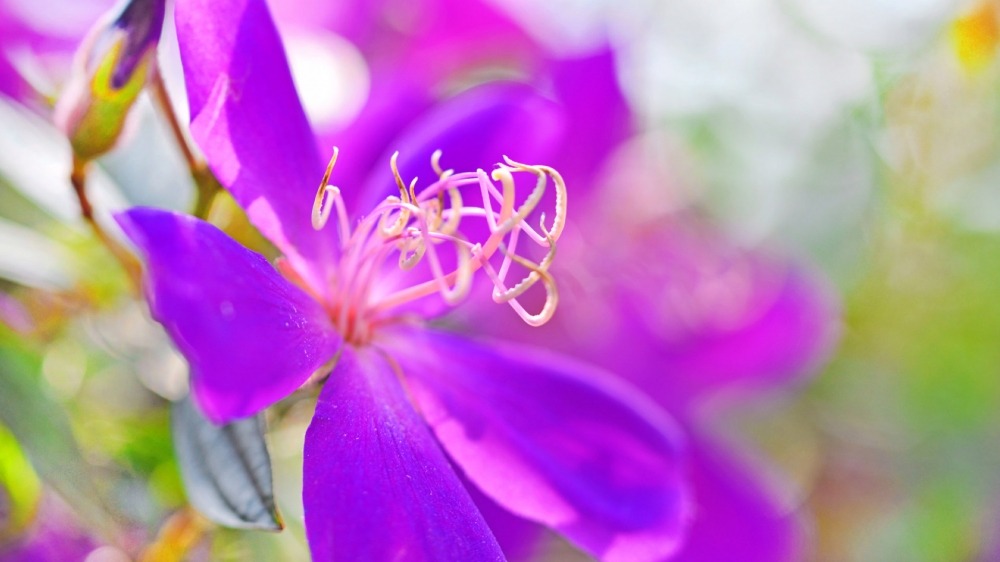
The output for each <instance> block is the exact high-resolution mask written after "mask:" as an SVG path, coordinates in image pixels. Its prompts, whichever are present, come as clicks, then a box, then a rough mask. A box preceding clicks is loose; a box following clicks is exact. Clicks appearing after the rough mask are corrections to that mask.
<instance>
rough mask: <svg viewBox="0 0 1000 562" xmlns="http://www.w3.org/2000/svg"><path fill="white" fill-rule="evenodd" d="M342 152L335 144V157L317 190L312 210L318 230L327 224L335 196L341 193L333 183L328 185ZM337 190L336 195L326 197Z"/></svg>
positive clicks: (314, 225) (331, 160) (313, 223)
mask: <svg viewBox="0 0 1000 562" xmlns="http://www.w3.org/2000/svg"><path fill="white" fill-rule="evenodd" d="M339 154H340V150H339V149H338V148H337V147H336V146H335V147H333V158H330V163H329V164H327V166H326V173H325V174H323V181H321V182H319V190H318V191H316V199H315V201H313V212H312V225H313V228H314V229H316V230H320V229H321V228H323V226H325V225H326V221H327V219H328V218H330V208H331V207H332V205H333V198H334V197H336V196H337V195H339V194H340V190H339V189H337V188H336V187H333V186H332V185H327V182H328V181H330V173H332V172H333V167H334V166H335V165H336V164H337V155H339ZM331 188H332V189H331ZM333 190H336V191H335V195H333V196H330V197H327V198H325V200H324V195H326V194H327V193H328V192H331V191H333Z"/></svg>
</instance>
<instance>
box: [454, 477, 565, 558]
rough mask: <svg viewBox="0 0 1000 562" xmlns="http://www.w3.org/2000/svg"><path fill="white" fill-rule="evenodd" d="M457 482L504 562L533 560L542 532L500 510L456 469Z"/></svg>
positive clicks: (542, 530) (531, 524) (542, 528)
mask: <svg viewBox="0 0 1000 562" xmlns="http://www.w3.org/2000/svg"><path fill="white" fill-rule="evenodd" d="M459 478H460V479H461V480H462V484H463V485H465V489H466V490H467V491H468V492H469V496H471V497H472V501H473V502H474V503H475V504H476V507H477V508H478V509H479V513H481V514H482V515H483V519H485V520H486V524H487V525H489V526H490V530H491V531H493V536H494V537H496V539H497V543H498V544H499V545H500V550H502V551H503V555H504V557H505V558H506V559H507V561H508V562H521V561H527V560H532V559H534V554H535V553H536V552H537V551H538V547H539V545H540V544H541V542H542V538H543V537H544V536H545V533H544V530H545V528H544V527H542V526H541V525H539V524H538V523H535V522H534V521H528V520H527V519H525V518H523V517H519V516H517V515H514V514H513V513H511V512H509V511H507V510H506V509H504V508H502V507H500V506H499V505H498V504H497V502H495V501H493V500H491V499H490V498H489V496H487V495H486V494H484V493H482V492H481V491H480V490H479V488H477V487H476V485H475V484H473V483H472V482H469V479H468V478H466V477H465V475H464V474H462V473H461V470H460V469H459Z"/></svg>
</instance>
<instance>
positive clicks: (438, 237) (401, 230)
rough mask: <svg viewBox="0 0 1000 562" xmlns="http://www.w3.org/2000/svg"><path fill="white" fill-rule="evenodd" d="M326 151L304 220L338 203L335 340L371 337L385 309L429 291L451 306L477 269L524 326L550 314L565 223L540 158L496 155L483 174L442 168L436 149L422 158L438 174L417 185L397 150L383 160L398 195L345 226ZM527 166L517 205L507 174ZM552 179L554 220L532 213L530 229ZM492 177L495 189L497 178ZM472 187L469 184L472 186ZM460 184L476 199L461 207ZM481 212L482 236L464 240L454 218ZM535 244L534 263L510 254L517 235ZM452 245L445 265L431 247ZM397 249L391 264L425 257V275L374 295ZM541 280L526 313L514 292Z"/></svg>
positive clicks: (319, 218)
mask: <svg viewBox="0 0 1000 562" xmlns="http://www.w3.org/2000/svg"><path fill="white" fill-rule="evenodd" d="M337 154H338V151H337V149H336V147H335V148H334V152H333V158H331V159H330V164H329V166H328V167H327V170H326V174H325V175H324V176H323V181H322V182H321V184H320V187H319V190H318V191H317V193H316V200H315V203H314V204H313V213H312V224H313V228H315V229H316V230H320V229H322V228H323V227H324V226H325V225H326V222H327V220H328V219H329V217H330V213H331V211H332V210H333V207H336V209H337V222H338V228H339V235H340V245H341V256H340V263H339V266H338V275H337V277H336V280H335V281H334V287H333V290H332V295H333V297H332V302H331V303H330V310H331V316H332V318H333V320H334V322H335V323H336V325H337V327H338V329H339V330H340V332H341V334H342V335H343V337H344V339H345V340H347V341H351V342H354V343H364V342H367V341H369V340H370V339H371V335H372V331H373V329H374V328H375V327H377V326H378V325H379V324H384V323H386V322H388V321H390V320H391V319H392V314H391V312H390V311H391V310H392V309H394V308H396V307H399V306H400V305H403V304H405V303H408V302H410V301H414V300H416V299H420V298H423V297H425V296H428V295H431V294H434V293H438V294H440V295H441V297H442V298H443V299H444V301H445V302H446V303H448V304H449V305H454V304H457V303H458V302H459V301H461V300H462V299H464V298H465V297H466V295H468V293H469V289H470V288H471V286H472V276H473V274H474V273H475V272H476V271H478V270H479V269H482V270H483V271H485V272H486V275H487V277H488V278H489V279H490V281H491V282H492V283H493V285H494V288H493V300H494V302H497V303H508V304H509V305H510V306H511V307H513V308H514V310H515V311H516V312H517V314H518V315H519V316H520V317H521V318H522V319H523V320H524V321H525V322H527V323H528V324H530V325H532V326H541V325H542V324H544V323H546V322H548V321H549V320H550V319H551V318H552V315H553V314H554V313H555V310H556V305H557V304H558V301H559V293H558V291H557V290H556V286H555V282H554V281H553V279H552V277H551V275H549V273H548V270H549V267H550V266H551V265H552V261H553V259H554V258H555V254H556V241H557V240H558V239H559V236H560V235H561V234H562V231H563V228H564V227H565V224H566V185H565V183H564V182H563V179H562V177H561V176H560V175H559V173H558V172H556V171H555V170H553V169H552V168H549V167H548V166H532V165H526V164H520V163H517V162H514V161H513V160H510V159H509V158H507V157H504V160H505V163H498V164H497V167H496V168H495V169H494V170H493V172H492V174H490V175H489V176H488V175H487V174H486V172H484V171H483V170H481V169H480V170H477V171H475V172H462V173H458V174H456V173H454V172H453V171H452V170H442V169H441V166H440V159H441V151H440V150H438V151H436V152H435V153H434V154H433V156H431V166H432V167H433V168H434V171H435V172H436V173H437V175H438V179H437V181H435V182H434V183H432V184H431V185H429V186H427V187H425V188H423V189H421V190H419V192H418V191H416V190H415V188H416V184H417V178H413V181H411V182H410V184H409V185H408V186H407V184H406V183H405V182H404V181H403V178H402V177H400V175H399V170H398V168H397V167H396V158H397V156H398V155H399V153H398V152H397V153H396V154H393V156H392V159H391V161H390V166H391V167H392V173H393V176H394V177H395V179H396V185H397V186H398V187H399V196H395V195H392V196H389V197H387V198H386V199H385V200H384V201H382V203H380V204H379V205H377V206H376V207H375V208H374V209H373V210H372V212H370V213H369V214H368V215H367V216H365V217H364V218H362V219H361V220H360V221H358V224H357V226H356V227H355V228H353V229H352V228H351V225H350V223H349V222H348V220H347V211H346V209H345V206H344V201H343V198H342V197H341V194H340V190H339V189H338V188H336V187H334V186H332V185H329V184H328V183H327V182H328V181H329V179H330V173H331V172H332V171H333V166H334V164H336V162H337ZM517 173H528V174H533V175H534V176H536V178H537V180H536V182H535V187H534V188H533V189H532V191H531V192H530V193H529V194H528V197H527V198H526V199H525V200H524V201H523V202H522V203H521V204H520V205H517V203H516V199H517V198H516V195H517V193H516V191H517V189H516V186H515V182H514V174H517ZM549 178H551V179H552V182H553V183H554V184H555V189H556V202H555V219H554V220H553V221H552V226H551V227H546V226H545V213H542V214H541V218H540V220H539V225H538V226H539V230H535V229H534V228H532V227H531V226H530V225H529V224H528V223H527V222H526V220H527V218H528V216H529V215H530V214H531V213H532V212H533V211H534V210H535V209H536V207H537V206H538V204H539V202H540V201H541V199H542V196H543V195H544V193H545V189H546V184H547V183H548V179H549ZM494 182H499V184H500V187H499V188H498V187H497V185H496V183H494ZM476 187H478V189H476ZM463 188H464V189H466V190H468V191H472V192H474V193H475V194H476V195H478V196H479V198H480V200H481V201H482V203H481V206H469V205H466V204H465V203H464V201H463V198H462V191H463ZM494 203H496V204H497V205H498V206H499V209H494ZM466 218H475V219H478V220H484V221H485V223H486V227H487V230H488V233H489V234H488V235H487V236H486V238H485V240H479V241H470V240H469V239H468V238H467V237H466V236H465V235H464V234H463V233H462V231H461V230H460V226H461V225H462V221H463V219H466ZM522 232H523V233H524V234H525V235H527V237H528V239H529V240H531V241H532V242H534V243H535V244H537V245H539V246H541V247H542V248H545V249H547V252H546V254H545V257H544V258H543V259H542V260H541V261H540V262H538V263H535V262H533V261H531V260H528V259H527V258H525V257H523V256H521V255H518V254H517V247H518V241H519V239H520V238H521V237H522V236H521V233H522ZM445 243H447V244H450V245H452V246H454V249H455V252H456V255H455V265H454V268H453V269H450V270H449V271H445V268H444V267H442V260H441V256H440V255H439V250H438V246H440V245H442V244H445ZM497 251H499V252H500V253H501V254H502V255H503V259H502V261H501V262H500V264H499V268H495V267H494V266H493V264H491V263H490V258H492V257H493V255H494V254H496V253H497ZM392 254H398V265H399V269H400V270H402V271H404V272H408V271H412V270H413V269H414V268H415V267H416V266H417V264H419V263H421V262H422V261H423V260H424V259H426V260H427V265H428V267H427V270H428V274H427V276H426V278H425V279H423V280H419V281H417V282H414V283H412V284H410V285H408V286H405V287H403V288H401V289H397V290H395V291H392V292H389V293H386V294H378V293H377V292H376V291H373V287H375V286H377V283H376V282H375V281H376V280H377V279H376V278H377V277H378V276H379V275H380V273H381V272H382V270H383V265H384V264H385V262H386V260H387V259H388V258H389V257H390V256H391V255H392ZM515 263H516V264H518V265H520V266H521V267H523V268H524V269H525V270H526V271H527V274H526V275H525V276H524V277H523V278H521V279H520V280H519V281H517V282H516V283H515V284H513V285H512V286H509V287H508V284H507V275H508V274H509V272H510V268H511V265H512V264H515ZM538 282H541V283H542V284H543V285H544V287H545V295H546V298H545V304H544V305H543V306H542V309H541V310H540V311H539V312H538V313H536V314H531V313H529V312H528V311H527V310H525V308H524V307H523V306H522V305H521V304H520V303H519V302H518V297H519V296H521V295H522V294H523V293H524V292H525V291H527V290H528V289H529V288H531V287H532V286H534V285H535V284H536V283H538Z"/></svg>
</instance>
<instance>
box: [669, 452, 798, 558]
mask: <svg viewBox="0 0 1000 562" xmlns="http://www.w3.org/2000/svg"><path fill="white" fill-rule="evenodd" d="M692 449H693V450H692V453H693V454H692V461H693V462H692V471H691V472H692V474H691V476H692V481H693V484H694V497H695V501H696V502H697V507H696V510H695V513H694V519H693V524H692V525H691V529H690V531H689V533H688V537H687V540H686V541H685V543H684V546H683V548H682V549H681V550H680V552H679V553H678V554H677V556H676V557H675V558H672V559H671V560H672V562H717V561H719V560H739V561H740V562H792V561H793V560H801V559H802V554H803V552H802V551H801V547H802V544H801V536H800V532H801V528H800V525H799V523H798V521H797V519H796V517H795V516H794V514H788V513H783V512H782V511H781V510H779V509H778V508H777V507H776V506H775V505H774V503H773V502H772V500H771V499H770V498H769V497H768V495H767V493H766V492H765V490H764V489H763V487H762V486H761V485H760V483H759V482H756V481H755V479H754V478H753V477H752V476H751V475H750V473H749V472H748V471H746V470H745V469H744V467H741V466H739V465H738V463H736V462H734V461H733V460H730V459H727V458H726V457H725V456H724V455H723V454H722V453H720V452H718V451H716V450H713V448H712V447H710V446H707V445H702V446H698V447H692Z"/></svg>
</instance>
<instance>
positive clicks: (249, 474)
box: [170, 396, 284, 531]
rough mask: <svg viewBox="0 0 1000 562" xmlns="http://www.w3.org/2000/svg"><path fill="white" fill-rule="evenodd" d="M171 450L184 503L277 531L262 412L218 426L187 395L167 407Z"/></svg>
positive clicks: (225, 521)
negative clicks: (180, 480) (185, 495)
mask: <svg viewBox="0 0 1000 562" xmlns="http://www.w3.org/2000/svg"><path fill="white" fill-rule="evenodd" d="M170 426H171V430H172V432H173V439H174V451H175V452H176V454H177V462H178V465H179V466H180V471H181V477H182V478H183V480H184V490H185V491H186V492H187V495H188V501H190V502H191V505H192V506H194V508H195V509H197V510H198V511H200V512H201V513H202V514H203V515H205V516H206V517H208V518H209V519H211V520H212V521H214V522H216V523H218V524H220V525H223V526H226V527H234V528H237V529H257V530H266V531H280V530H281V529H283V528H284V524H283V523H282V521H281V516H280V515H279V514H278V509H277V507H275V505H274V489H273V487H272V482H271V457H270V455H268V453H267V444H266V443H265V442H264V431H265V423H264V416H263V414H258V415H257V416H254V417H251V418H245V419H242V420H238V421H235V422H233V423H230V424H228V425H223V426H218V425H215V424H213V423H212V422H210V421H208V419H207V418H205V416H204V415H202V413H201V412H200V411H199V410H198V408H197V406H195V404H194V403H193V402H192V401H191V398H190V396H188V397H186V398H184V399H182V400H180V401H178V402H174V403H173V404H172V406H171V409H170Z"/></svg>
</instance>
